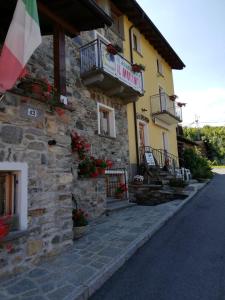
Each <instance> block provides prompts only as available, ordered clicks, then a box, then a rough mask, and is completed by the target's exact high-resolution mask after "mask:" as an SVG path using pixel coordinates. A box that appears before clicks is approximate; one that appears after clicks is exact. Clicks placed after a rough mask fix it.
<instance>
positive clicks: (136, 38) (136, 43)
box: [132, 29, 141, 54]
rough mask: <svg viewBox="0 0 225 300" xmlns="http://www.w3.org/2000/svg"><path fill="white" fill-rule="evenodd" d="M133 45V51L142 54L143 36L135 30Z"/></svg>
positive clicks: (133, 32)
mask: <svg viewBox="0 0 225 300" xmlns="http://www.w3.org/2000/svg"><path fill="white" fill-rule="evenodd" d="M132 45H133V49H134V50H135V51H137V52H138V53H139V54H141V35H140V33H139V32H138V31H137V30H135V29H133V31H132Z"/></svg>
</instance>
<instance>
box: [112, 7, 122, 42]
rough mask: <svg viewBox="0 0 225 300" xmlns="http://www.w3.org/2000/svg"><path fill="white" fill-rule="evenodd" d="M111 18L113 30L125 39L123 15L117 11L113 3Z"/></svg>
mask: <svg viewBox="0 0 225 300" xmlns="http://www.w3.org/2000/svg"><path fill="white" fill-rule="evenodd" d="M111 17H112V19H113V25H112V26H111V29H112V30H113V31H114V32H115V33H116V34H117V35H119V36H120V37H121V38H123V37H124V26H123V23H124V20H123V15H122V13H121V12H120V11H119V10H118V9H117V7H116V6H115V5H113V3H111Z"/></svg>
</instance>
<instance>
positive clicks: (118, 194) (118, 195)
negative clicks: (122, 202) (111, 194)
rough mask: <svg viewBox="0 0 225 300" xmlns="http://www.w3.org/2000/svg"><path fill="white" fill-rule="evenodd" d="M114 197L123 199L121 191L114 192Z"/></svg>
mask: <svg viewBox="0 0 225 300" xmlns="http://www.w3.org/2000/svg"><path fill="white" fill-rule="evenodd" d="M115 196H116V199H123V193H116V195H115Z"/></svg>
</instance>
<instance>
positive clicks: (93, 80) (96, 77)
mask: <svg viewBox="0 0 225 300" xmlns="http://www.w3.org/2000/svg"><path fill="white" fill-rule="evenodd" d="M103 80H104V75H103V74H97V75H94V76H91V77H89V78H85V79H84V80H83V82H84V84H85V85H87V86H88V85H92V84H95V83H97V82H101V81H103Z"/></svg>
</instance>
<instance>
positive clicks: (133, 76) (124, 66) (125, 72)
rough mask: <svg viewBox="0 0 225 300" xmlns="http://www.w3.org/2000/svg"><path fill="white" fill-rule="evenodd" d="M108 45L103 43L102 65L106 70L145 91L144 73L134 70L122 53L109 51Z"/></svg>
mask: <svg viewBox="0 0 225 300" xmlns="http://www.w3.org/2000/svg"><path fill="white" fill-rule="evenodd" d="M106 47H107V46H106V45H105V44H101V53H102V67H103V69H104V71H105V72H107V73H108V74H110V75H112V76H113V77H116V78H118V79H119V80H120V81H122V82H124V83H125V84H126V85H129V86H130V87H132V88H133V89H134V90H136V91H138V92H140V93H143V86H142V74H141V73H140V72H133V71H132V66H131V64H130V63H129V62H128V61H126V60H125V59H124V58H123V57H122V56H120V55H117V54H116V55H113V54H111V53H109V52H108V51H107V48H106Z"/></svg>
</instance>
